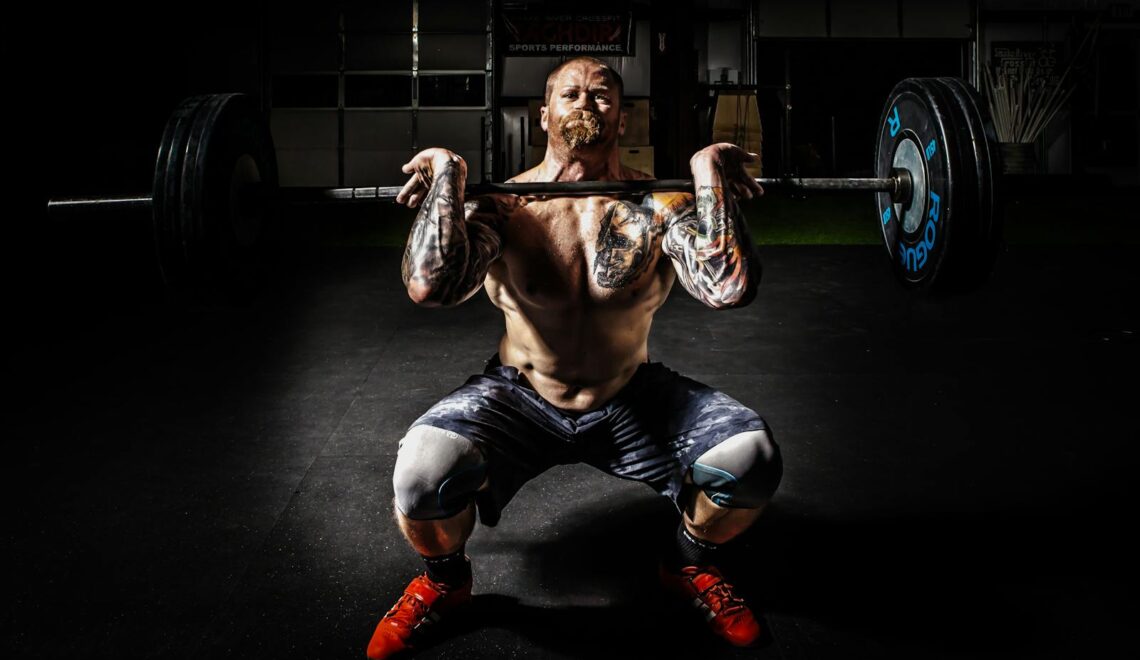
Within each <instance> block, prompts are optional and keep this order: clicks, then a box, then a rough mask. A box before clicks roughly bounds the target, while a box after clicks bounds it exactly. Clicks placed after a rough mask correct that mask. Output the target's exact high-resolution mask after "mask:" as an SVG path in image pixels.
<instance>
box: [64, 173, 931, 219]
mask: <svg viewBox="0 0 1140 660" xmlns="http://www.w3.org/2000/svg"><path fill="white" fill-rule="evenodd" d="M755 181H756V182H757V183H759V184H760V185H761V186H764V187H766V188H777V189H778V188H788V189H794V190H836V191H840V190H842V191H850V190H854V191H867V192H885V193H887V194H889V195H890V196H891V197H892V198H894V199H896V200H897V201H900V202H901V203H906V202H907V201H909V198H908V197H907V195H909V192H910V173H909V172H907V171H906V170H896V171H894V172H892V173H891V176H889V177H886V178H882V179H875V178H810V177H809V178H804V177H778V178H774V177H761V178H758V179H755ZM256 188H257V186H256V184H252V185H251V187H250V190H249V191H248V192H249V193H250V194H257V191H256ZM402 188H403V186H375V187H357V188H321V187H293V188H281V189H279V190H277V191H276V195H277V198H278V199H279V200H281V201H285V202H311V203H321V202H337V201H370V200H380V201H388V200H394V199H395V198H396V195H398V194H399V193H400V190H401V189H402ZM656 191H674V192H682V191H688V192H693V181H692V180H691V179H652V180H632V181H551V182H530V183H492V182H487V183H472V184H468V185H467V186H466V187H465V188H464V195H465V196H467V197H473V196H476V195H490V194H496V193H498V194H509V195H549V196H557V197H569V196H575V195H606V194H615V195H617V194H637V193H650V192H656ZM264 194H272V192H267V193H264ZM153 199H154V198H153V197H148V196H144V195H132V196H128V197H65V198H60V199H52V200H48V208H49V209H51V210H53V211H55V210H68V209H83V208H99V209H113V208H123V209H134V208H150V207H151V204H152V202H153Z"/></svg>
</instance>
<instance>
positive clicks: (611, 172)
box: [542, 145, 621, 181]
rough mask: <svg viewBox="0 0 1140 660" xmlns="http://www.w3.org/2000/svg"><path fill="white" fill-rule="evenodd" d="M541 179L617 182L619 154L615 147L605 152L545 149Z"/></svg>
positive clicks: (619, 174)
mask: <svg viewBox="0 0 1140 660" xmlns="http://www.w3.org/2000/svg"><path fill="white" fill-rule="evenodd" d="M542 174H543V176H542V178H543V179H544V180H547V181H618V180H620V179H621V154H620V153H619V152H618V150H617V147H616V146H614V147H611V148H609V149H607V150H605V151H600V150H599V151H592V152H582V151H571V150H569V149H558V148H555V147H554V146H553V145H551V146H548V147H547V148H546V158H545V159H543V161H542Z"/></svg>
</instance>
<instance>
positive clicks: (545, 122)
mask: <svg viewBox="0 0 1140 660" xmlns="http://www.w3.org/2000/svg"><path fill="white" fill-rule="evenodd" d="M620 101H621V99H619V98H618V90H617V87H616V85H614V83H613V81H611V80H610V78H609V76H607V75H606V73H605V69H603V68H602V67H601V66H599V65H597V64H594V63H592V62H574V63H572V64H570V65H569V66H567V67H565V68H563V69H562V71H560V72H559V73H558V76H557V78H556V79H555V80H554V81H553V85H552V86H551V92H550V98H549V99H548V101H547V105H546V106H545V107H544V108H542V128H543V129H545V130H546V132H547V133H548V134H549V136H550V139H551V140H552V141H553V142H554V143H555V144H564V145H566V147H567V148H568V149H571V150H577V149H584V148H589V147H594V146H597V145H603V146H612V145H616V144H617V138H618V136H620V135H621V134H622V133H624V132H625V116H624V114H623V113H622V111H621V103H620Z"/></svg>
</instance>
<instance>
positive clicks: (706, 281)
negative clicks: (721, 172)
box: [662, 178, 760, 309]
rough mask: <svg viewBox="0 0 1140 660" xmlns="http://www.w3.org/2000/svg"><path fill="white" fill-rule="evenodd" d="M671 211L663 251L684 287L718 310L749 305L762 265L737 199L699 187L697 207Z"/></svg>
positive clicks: (676, 206) (719, 190) (720, 190)
mask: <svg viewBox="0 0 1140 660" xmlns="http://www.w3.org/2000/svg"><path fill="white" fill-rule="evenodd" d="M721 180H722V181H723V180H724V179H723V178H722V179H721ZM671 207H672V208H671V220H670V222H669V224H668V229H667V232H666V235H665V238H664V240H663V241H662V249H663V250H664V251H665V253H666V254H668V255H669V256H670V257H671V258H672V259H673V261H674V262H675V264H676V265H677V268H676V270H677V278H678V279H679V280H680V281H681V285H682V286H684V287H685V289H686V290H687V291H688V292H689V293H690V294H692V295H693V297H694V298H696V299H697V300H700V301H701V302H703V303H705V304H706V305H708V306H710V307H715V308H718V309H720V308H724V307H740V306H743V305H747V304H748V303H749V302H751V301H752V298H753V297H755V292H756V284H757V283H758V281H759V279H760V278H759V275H760V265H759V261H758V260H757V259H756V258H755V254H754V252H755V249H754V246H753V243H752V238H751V237H750V236H749V235H748V227H747V225H746V224H745V221H744V215H743V214H742V213H741V211H740V207H739V206H738V205H737V204H736V200H735V199H734V197H733V195H732V194H731V193H726V192H725V190H724V189H723V188H721V187H719V186H701V187H700V188H699V189H698V190H697V195H696V204H695V205H694V204H693V203H691V202H690V203H689V204H687V205H684V206H681V205H679V204H672V205H671Z"/></svg>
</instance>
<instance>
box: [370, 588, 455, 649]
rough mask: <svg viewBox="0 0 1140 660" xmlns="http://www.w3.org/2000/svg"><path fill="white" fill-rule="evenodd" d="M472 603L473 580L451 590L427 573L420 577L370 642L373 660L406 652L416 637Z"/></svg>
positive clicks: (394, 606) (381, 622)
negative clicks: (447, 615)
mask: <svg viewBox="0 0 1140 660" xmlns="http://www.w3.org/2000/svg"><path fill="white" fill-rule="evenodd" d="M470 602H471V580H468V581H467V584H465V585H463V586H462V587H456V588H454V589H449V588H447V587H445V586H444V585H442V584H439V583H438V582H433V581H432V580H431V579H430V578H429V577H428V576H427V573H424V574H423V575H419V576H417V577H416V578H415V579H414V580H412V581H411V583H410V584H409V585H408V588H407V589H404V595H403V596H400V600H398V601H396V604H395V605H393V606H392V609H390V610H388V613H387V614H385V615H384V618H383V619H380V623H378V624H376V631H375V632H373V633H372V641H370V642H368V657H369V658H370V659H371V660H380V658H387V657H390V656H392V655H395V654H396V653H399V652H400V651H403V650H404V649H409V648H412V645H413V641H414V640H413V637H418V636H420V635H422V634H423V633H424V632H426V631H427V630H428V629H430V628H431V627H432V625H433V624H436V623H439V621H440V618H441V617H442V616H443V615H445V614H447V613H448V612H450V611H451V610H454V609H456V608H457V607H460V606H462V605H466V604H468V603H470Z"/></svg>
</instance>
